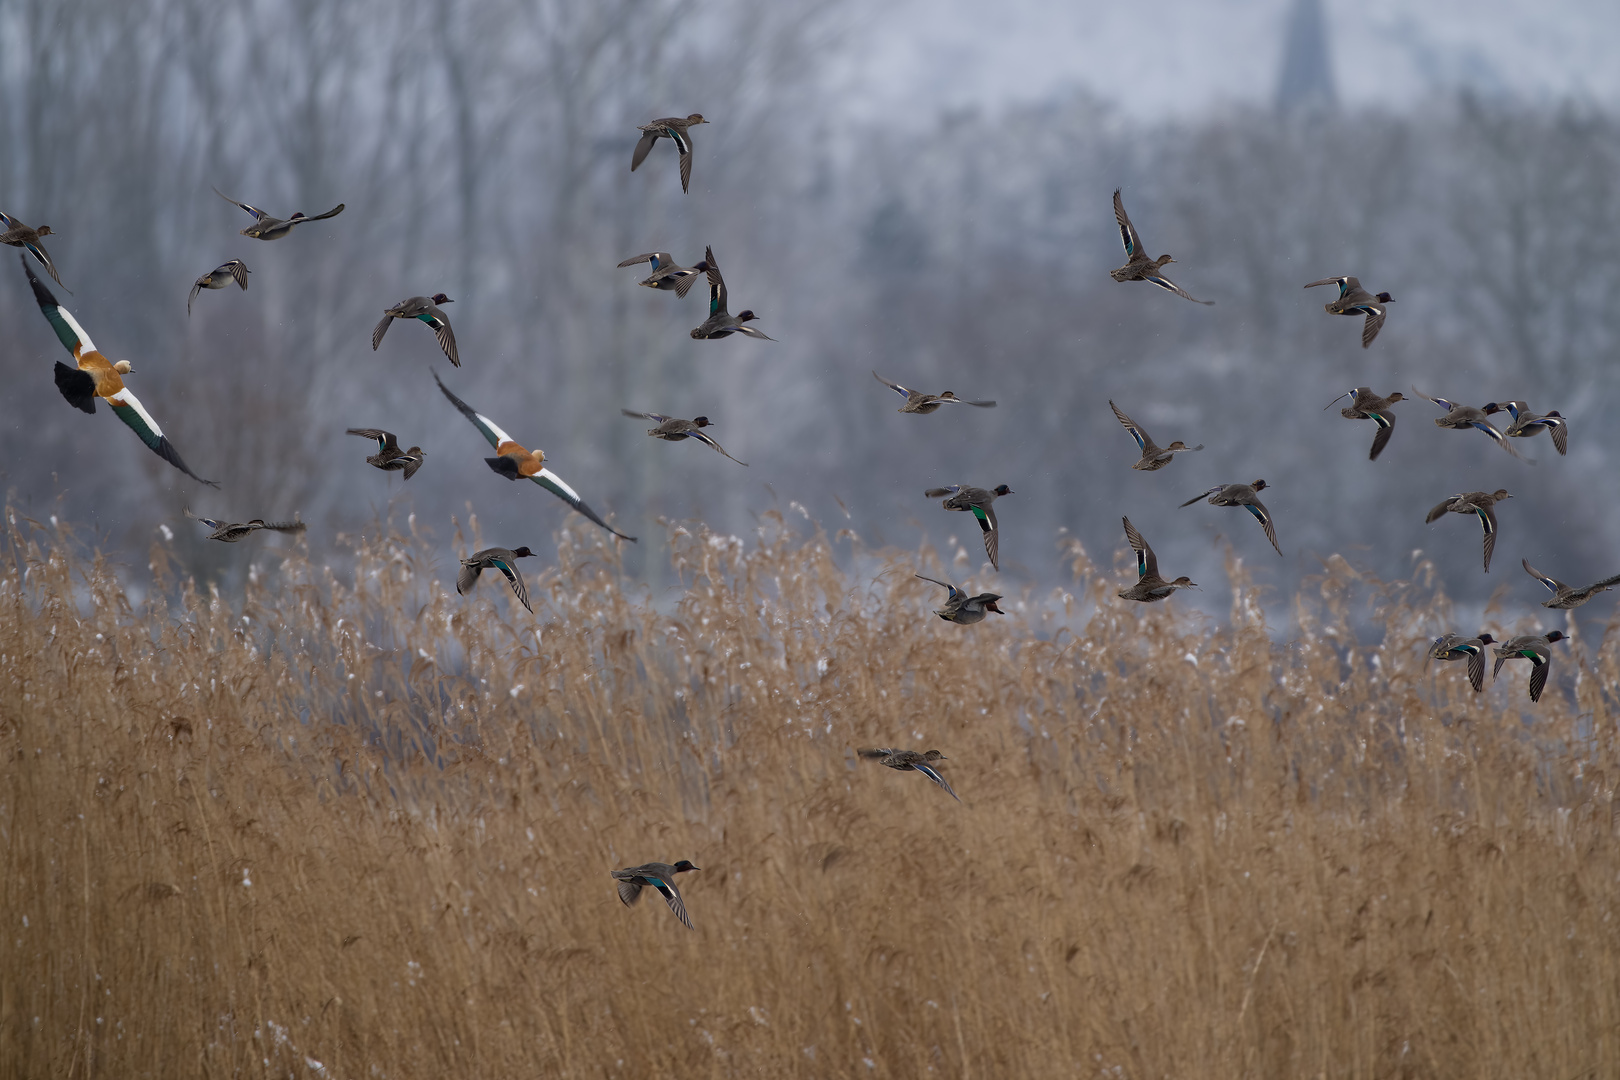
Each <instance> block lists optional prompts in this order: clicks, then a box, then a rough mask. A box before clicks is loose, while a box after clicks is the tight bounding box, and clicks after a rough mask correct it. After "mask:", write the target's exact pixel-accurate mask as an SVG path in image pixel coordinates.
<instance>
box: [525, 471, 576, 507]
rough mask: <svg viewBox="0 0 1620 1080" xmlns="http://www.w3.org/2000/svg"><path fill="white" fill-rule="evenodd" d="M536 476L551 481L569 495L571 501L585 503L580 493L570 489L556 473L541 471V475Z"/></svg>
mask: <svg viewBox="0 0 1620 1080" xmlns="http://www.w3.org/2000/svg"><path fill="white" fill-rule="evenodd" d="M536 475H538V476H543V477H545V478H546V479H547V480H550V481H551V482H552V483H553V484H556V485H557V486H558V487H560V488H562V489H563V491H564V492H565V493H566V494H567V495H568V497H569V498H570V499H572V500H574V501H575V502H584V501H585V500H583V499H581V498H580V497H579V492H577V491H575V490H574V489H573V488H571V487H569V486H568V484H567V483H566V482H564V480H563V478H562V477H560V476H558V475H557V474H556V473H554V472H552V471H551V470H550V469H541V470H540V471H539V473H537V474H536Z"/></svg>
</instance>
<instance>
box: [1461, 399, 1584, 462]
mask: <svg viewBox="0 0 1620 1080" xmlns="http://www.w3.org/2000/svg"><path fill="white" fill-rule="evenodd" d="M1480 411H1481V412H1483V413H1484V414H1485V415H1486V416H1491V415H1493V414H1495V413H1499V412H1506V413H1508V414H1510V415H1511V416H1512V417H1513V422H1512V423H1511V424H1509V425H1508V426H1507V430H1506V431H1504V432H1503V433H1502V434H1504V435H1506V436H1507V437H1508V438H1510V439H1527V438H1529V437H1530V436H1532V435H1534V434H1536V433H1537V432H1540V431H1545V432H1547V434H1549V435H1550V436H1552V441H1553V449H1554V450H1557V451H1558V456H1559V457H1563V456H1564V455H1565V454H1567V453H1569V422H1568V421H1567V420H1565V419H1564V416H1563V414H1562V413H1560V412H1559V411H1558V410H1557V409H1554V410H1553V411H1552V412H1550V413H1548V414H1547V415H1546V416H1539V415H1537V414H1536V413H1533V412H1531V411H1530V406H1529V405H1528V404H1526V403H1525V402H1523V401H1519V400H1518V399H1517V398H1515V399H1513V400H1512V401H1500V402H1498V401H1493V402H1491V403H1490V404H1488V405H1486V406H1485V408H1483V409H1482V410H1480Z"/></svg>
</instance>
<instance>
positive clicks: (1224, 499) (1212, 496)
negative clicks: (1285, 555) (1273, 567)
mask: <svg viewBox="0 0 1620 1080" xmlns="http://www.w3.org/2000/svg"><path fill="white" fill-rule="evenodd" d="M1264 490H1266V482H1265V481H1264V480H1256V481H1255V482H1254V483H1252V484H1217V485H1215V486H1214V487H1212V488H1210V489H1209V490H1208V491H1204V492H1200V493H1199V494H1197V495H1194V496H1193V497H1192V498H1190V499H1188V500H1187V501H1186V502H1184V503H1182V504H1181V505H1182V506H1191V505H1192V504H1193V503H1195V502H1197V501H1198V500H1199V499H1207V500H1208V501H1209V505H1211V506H1241V507H1243V509H1245V510H1247V511H1248V512H1249V513H1251V514H1253V515H1254V520H1256V521H1258V522H1259V523H1260V527H1261V528H1262V529H1264V530H1265V531H1266V539H1267V540H1270V541H1271V546H1272V547H1274V548H1277V554H1278V555H1281V554H1282V548H1280V547H1277V528H1276V526H1274V525H1273V524H1272V523H1271V514H1269V513H1268V512H1267V511H1266V508H1265V506H1264V505H1263V504H1262V503H1261V502H1260V499H1259V498H1258V493H1259V492H1262V491H1264Z"/></svg>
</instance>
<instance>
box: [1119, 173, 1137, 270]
mask: <svg viewBox="0 0 1620 1080" xmlns="http://www.w3.org/2000/svg"><path fill="white" fill-rule="evenodd" d="M1114 221H1115V223H1117V224H1118V225H1119V242H1120V243H1121V244H1124V245H1125V257H1126V258H1127V259H1134V258H1136V256H1137V255H1139V254H1141V253H1142V238H1141V237H1140V236H1138V235H1137V234H1136V226H1135V225H1132V224H1131V217H1130V215H1129V214H1127V213H1126V212H1125V201H1124V200H1123V199H1121V198H1120V197H1119V189H1118V188H1115V189H1114Z"/></svg>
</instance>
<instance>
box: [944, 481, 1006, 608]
mask: <svg viewBox="0 0 1620 1080" xmlns="http://www.w3.org/2000/svg"><path fill="white" fill-rule="evenodd" d="M1016 494H1018V493H1017V492H1016V491H1014V490H1013V489H1012V488H1010V487H1008V486H1007V485H1006V484H998V485H997V486H996V487H994V488H981V487H973V486H972V485H971V484H947V485H946V486H944V487H937V488H929V489H928V490H927V491H925V492H923V498H925V499H943V500H944V501H943V502H941V503H940V504H939V505H941V506H943V507H944V508H945V509H947V510H962V511H966V512H968V513H971V514H972V515H973V517H974V520H976V521H977V522H978V523H979V528H980V529H982V530H983V531H984V553H985V554H986V555H988V556H990V565H991V566H992V567H994V568H995V569H997V570H1000V569H1001V557H1000V556H1001V527H1000V526H999V525H997V524H996V506H995V503H996V500H997V499H998V498H1000V497H1001V496H1003V495H1016ZM935 584H938V582H935Z"/></svg>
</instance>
